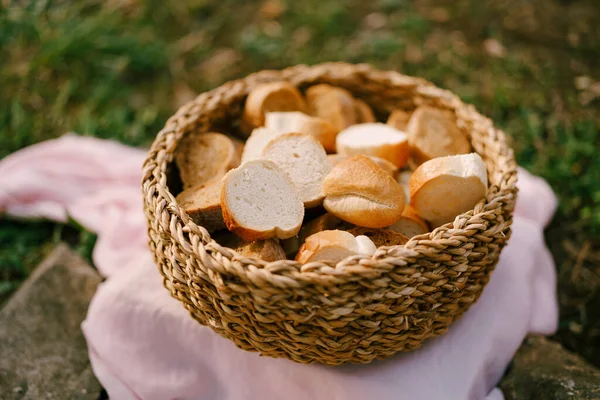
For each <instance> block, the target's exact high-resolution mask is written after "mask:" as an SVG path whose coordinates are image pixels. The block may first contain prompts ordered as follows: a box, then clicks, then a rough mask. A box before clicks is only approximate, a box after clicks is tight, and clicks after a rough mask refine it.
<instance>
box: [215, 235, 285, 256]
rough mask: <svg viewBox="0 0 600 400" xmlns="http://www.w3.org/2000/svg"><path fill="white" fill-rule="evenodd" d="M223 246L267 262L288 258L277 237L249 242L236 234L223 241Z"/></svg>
mask: <svg viewBox="0 0 600 400" xmlns="http://www.w3.org/2000/svg"><path fill="white" fill-rule="evenodd" d="M223 246H226V247H229V248H231V249H233V250H235V251H236V252H237V253H238V254H240V255H241V256H244V257H250V258H260V259H261V260H263V261H267V262H271V261H278V260H285V259H286V257H285V252H284V251H283V249H282V248H281V245H280V244H279V243H277V240H275V239H266V240H254V241H251V242H247V241H245V240H243V239H241V238H239V237H237V236H235V235H232V236H231V237H230V238H228V239H227V240H225V241H224V242H223Z"/></svg>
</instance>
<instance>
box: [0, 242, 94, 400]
mask: <svg viewBox="0 0 600 400" xmlns="http://www.w3.org/2000/svg"><path fill="white" fill-rule="evenodd" d="M101 280H102V279H101V278H100V276H99V275H98V273H97V272H96V271H95V270H94V269H93V268H92V267H90V266H89V265H88V264H86V262H85V261H83V260H82V259H81V258H80V257H79V256H78V255H77V254H75V253H74V252H73V251H72V250H70V249H69V247H68V246H66V245H64V244H61V245H59V246H58V247H57V248H56V249H55V250H54V251H53V252H52V253H51V254H50V255H49V256H48V257H47V258H46V259H45V260H44V261H43V262H42V264H40V266H39V267H38V268H37V269H36V270H35V271H34V272H33V274H32V275H31V276H30V277H29V278H28V279H27V281H25V283H23V285H22V286H21V288H20V289H19V290H18V291H17V292H16V293H15V294H14V295H13V297H12V298H11V299H10V300H9V301H8V302H7V303H6V305H5V306H4V308H2V310H0V354H1V356H0V397H1V398H2V399H84V400H85V399H90V400H91V399H94V400H96V399H98V397H99V396H100V392H101V390H102V388H101V386H100V384H99V383H98V381H97V380H96V378H95V376H94V374H93V372H92V368H91V366H90V362H89V359H88V352H87V346H86V342H85V339H84V337H83V333H82V331H81V327H80V325H81V322H82V321H83V320H84V318H85V316H86V313H87V308H88V305H89V302H90V300H91V298H92V296H93V295H94V293H95V291H96V287H97V286H98V284H99V283H100V282H101Z"/></svg>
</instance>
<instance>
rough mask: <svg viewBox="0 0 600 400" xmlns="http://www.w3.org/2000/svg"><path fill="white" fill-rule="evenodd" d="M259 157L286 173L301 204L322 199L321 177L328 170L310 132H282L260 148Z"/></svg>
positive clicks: (320, 149) (310, 204) (312, 205)
mask: <svg viewBox="0 0 600 400" xmlns="http://www.w3.org/2000/svg"><path fill="white" fill-rule="evenodd" d="M261 158H263V159H265V160H271V161H273V162H274V163H275V164H277V166H278V167H279V168H281V169H282V170H283V171H284V172H285V173H287V174H288V175H289V177H290V178H291V179H292V182H294V185H296V189H297V190H298V193H299V194H300V198H301V199H302V201H303V202H304V206H305V207H308V208H310V207H316V206H318V205H320V204H321V203H322V202H323V198H324V197H325V195H324V194H323V179H325V176H327V174H328V173H329V171H330V170H331V167H330V166H329V163H328V162H327V154H326V153H325V150H324V149H323V146H321V144H320V143H319V142H317V141H316V140H315V138H313V137H312V136H309V135H304V134H301V133H286V134H285V135H281V136H278V137H277V138H275V139H273V140H272V141H271V142H269V144H268V145H267V146H266V147H265V148H264V150H263V152H262V155H261Z"/></svg>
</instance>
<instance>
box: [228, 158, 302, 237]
mask: <svg viewBox="0 0 600 400" xmlns="http://www.w3.org/2000/svg"><path fill="white" fill-rule="evenodd" d="M221 208H222V210H223V219H224V220H225V224H226V226H227V229H229V230H230V231H232V232H233V233H235V234H236V235H238V236H239V237H241V238H242V239H244V240H247V241H253V240H259V239H269V238H272V237H278V238H280V239H286V238H289V237H292V236H294V235H296V234H297V233H298V231H299V230H300V226H301V225H302V219H303V218H304V206H303V204H302V200H300V196H299V195H298V192H297V191H296V188H295V186H294V184H293V183H292V181H291V180H290V178H289V176H288V175H287V174H286V173H285V172H283V171H282V170H281V169H279V167H277V165H275V163H273V162H272V161H267V160H254V161H249V162H247V163H245V164H243V165H242V166H241V167H238V168H236V169H233V170H231V171H229V172H228V173H227V175H225V177H224V178H223V185H222V187H221Z"/></svg>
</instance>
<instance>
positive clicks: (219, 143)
mask: <svg viewBox="0 0 600 400" xmlns="http://www.w3.org/2000/svg"><path fill="white" fill-rule="evenodd" d="M238 150H239V148H238V147H237V146H236V143H235V142H234V141H233V140H231V139H230V138H228V137H227V136H225V135H223V134H221V133H214V132H211V133H195V132H194V133H190V134H187V135H185V136H184V137H183V138H182V139H181V141H180V142H179V143H178V145H177V148H176V149H175V163H176V164H177V168H178V169H179V175H180V176H181V182H182V183H183V187H184V188H191V187H195V186H199V185H202V184H203V183H205V182H208V181H209V180H211V179H213V178H222V177H223V175H225V173H226V172H227V171H229V170H230V169H231V168H235V167H237V166H238V165H239V163H240V158H239V151H238Z"/></svg>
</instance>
